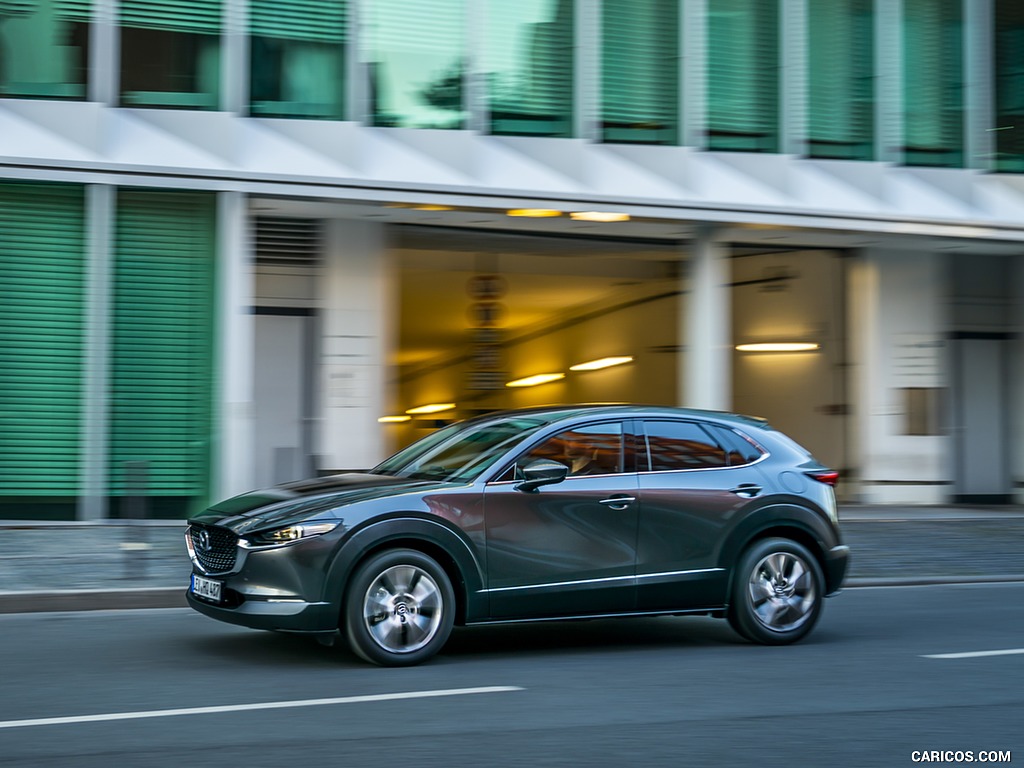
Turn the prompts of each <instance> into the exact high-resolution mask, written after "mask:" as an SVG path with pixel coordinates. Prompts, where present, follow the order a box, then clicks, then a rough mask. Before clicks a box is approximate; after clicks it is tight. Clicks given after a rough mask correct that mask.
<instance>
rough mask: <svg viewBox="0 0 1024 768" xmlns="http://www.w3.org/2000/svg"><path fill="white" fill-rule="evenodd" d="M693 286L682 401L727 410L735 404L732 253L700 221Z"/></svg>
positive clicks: (689, 295) (686, 328) (686, 299)
mask: <svg viewBox="0 0 1024 768" xmlns="http://www.w3.org/2000/svg"><path fill="white" fill-rule="evenodd" d="M689 267H690V268H689V291H688V292H684V294H683V296H684V299H683V301H684V302H685V306H686V309H685V311H684V312H683V316H684V317H685V326H684V330H683V332H682V333H680V337H681V338H683V339H684V340H685V341H684V345H685V354H683V355H680V362H681V365H682V367H683V370H681V371H680V375H679V381H680V382H681V383H682V385H683V387H682V393H681V395H682V397H681V402H682V405H684V406H687V407H689V408H709V409H712V410H721V411H728V410H730V409H731V408H732V344H731V336H732V329H731V326H732V324H731V322H730V319H731V304H730V301H731V288H730V285H729V281H730V274H729V273H730V269H729V253H728V248H727V246H725V245H724V244H722V243H720V242H718V241H716V240H715V232H714V229H713V228H712V227H710V226H708V227H701V228H700V229H699V231H698V235H697V237H696V239H695V240H694V241H693V243H692V244H691V246H690V259H689Z"/></svg>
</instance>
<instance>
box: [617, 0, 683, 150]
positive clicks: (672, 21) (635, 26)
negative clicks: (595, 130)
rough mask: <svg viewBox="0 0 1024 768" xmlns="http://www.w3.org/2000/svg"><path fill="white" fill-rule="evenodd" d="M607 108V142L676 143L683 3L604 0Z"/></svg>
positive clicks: (675, 0)
mask: <svg viewBox="0 0 1024 768" xmlns="http://www.w3.org/2000/svg"><path fill="white" fill-rule="evenodd" d="M601 16H602V18H601V37H602V40H601V104H602V112H603V115H602V122H603V126H604V140H605V141H636V142H645V143H651V144H654V143H657V144H672V143H674V142H675V140H676V133H677V131H676V129H677V126H678V104H679V3H678V1H677V0H604V2H603V3H602V5H601Z"/></svg>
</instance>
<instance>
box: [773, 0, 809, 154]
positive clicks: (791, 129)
mask: <svg viewBox="0 0 1024 768" xmlns="http://www.w3.org/2000/svg"><path fill="white" fill-rule="evenodd" d="M779 10H780V15H779V43H780V46H779V48H780V54H779V57H780V63H781V65H782V72H781V76H780V82H779V90H780V94H779V136H780V141H779V147H780V151H781V152H783V153H784V154H789V155H806V154H807V0H782V3H781V4H780V6H779Z"/></svg>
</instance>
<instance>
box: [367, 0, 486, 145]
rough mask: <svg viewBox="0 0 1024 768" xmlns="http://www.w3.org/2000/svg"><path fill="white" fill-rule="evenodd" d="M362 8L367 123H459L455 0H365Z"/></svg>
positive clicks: (459, 13)
mask: <svg viewBox="0 0 1024 768" xmlns="http://www.w3.org/2000/svg"><path fill="white" fill-rule="evenodd" d="M366 11H367V15H368V18H367V23H368V25H369V29H368V42H369V57H370V58H369V61H370V64H369V66H370V110H371V114H372V120H373V124H374V125H379V126H384V127H403V128H462V127H463V125H464V124H465V121H466V115H467V113H466V107H465V104H464V98H463V92H464V88H463V79H464V77H465V68H466V54H465V37H466V31H465V23H466V22H465V10H464V6H463V3H462V2H461V0H417V2H415V3H410V2H407V0H370V2H369V3H368V7H367V8H366Z"/></svg>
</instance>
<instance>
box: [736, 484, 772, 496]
mask: <svg viewBox="0 0 1024 768" xmlns="http://www.w3.org/2000/svg"><path fill="white" fill-rule="evenodd" d="M762 490H764V489H763V488H761V486H760V485H754V484H753V483H743V484H742V485H738V486H736V487H735V488H733V489H732V490H731V491H730V493H735V494H736V495H737V496H742V497H743V498H745V499H752V498H754V497H755V496H757V494H759V493H760V492H761V491H762Z"/></svg>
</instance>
